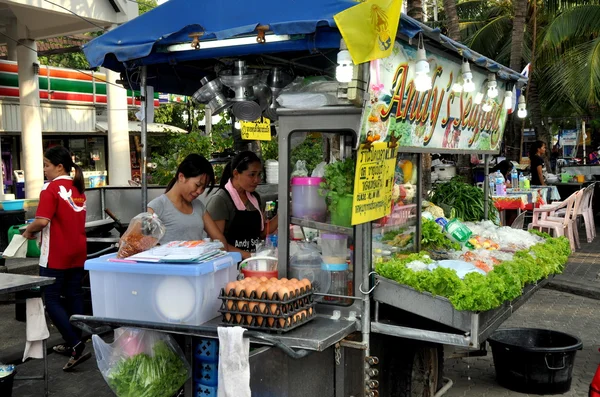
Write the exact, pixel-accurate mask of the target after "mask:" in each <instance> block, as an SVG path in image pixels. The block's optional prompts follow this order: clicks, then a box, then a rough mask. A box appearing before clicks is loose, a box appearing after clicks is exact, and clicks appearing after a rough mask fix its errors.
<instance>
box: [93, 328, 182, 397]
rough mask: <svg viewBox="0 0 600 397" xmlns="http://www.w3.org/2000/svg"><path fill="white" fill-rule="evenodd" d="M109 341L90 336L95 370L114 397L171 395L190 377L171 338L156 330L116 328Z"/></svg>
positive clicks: (158, 396)
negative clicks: (95, 365)
mask: <svg viewBox="0 0 600 397" xmlns="http://www.w3.org/2000/svg"><path fill="white" fill-rule="evenodd" d="M114 335H115V339H114V342H113V343H110V344H109V343H106V342H104V341H103V340H102V338H100V337H99V336H98V335H93V336H92V343H93V345H94V351H95V353H96V361H97V363H98V369H99V370H100V372H101V373H102V376H103V377H104V380H105V381H106V383H108V385H109V386H110V388H111V390H112V391H113V392H114V393H115V394H116V395H117V396H118V397H140V396H144V397H165V396H172V395H174V394H175V393H176V392H177V391H178V390H179V389H180V388H181V386H183V384H184V383H185V382H186V380H187V379H188V378H189V377H190V376H191V369H190V366H189V364H188V363H187V361H186V360H185V356H184V354H183V352H182V351H181V349H180V348H179V346H178V345H177V343H176V342H175V340H174V339H173V337H171V336H170V335H168V334H163V333H160V332H156V331H148V330H142V329H137V328H118V329H116V330H115V333H114Z"/></svg>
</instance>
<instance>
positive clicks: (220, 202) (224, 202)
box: [206, 189, 262, 233]
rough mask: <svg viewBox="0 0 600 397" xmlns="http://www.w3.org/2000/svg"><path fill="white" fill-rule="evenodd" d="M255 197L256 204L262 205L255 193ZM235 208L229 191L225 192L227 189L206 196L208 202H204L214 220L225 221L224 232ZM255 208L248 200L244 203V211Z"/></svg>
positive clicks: (231, 220) (233, 214)
mask: <svg viewBox="0 0 600 397" xmlns="http://www.w3.org/2000/svg"><path fill="white" fill-rule="evenodd" d="M255 197H257V201H258V205H259V206H260V207H262V202H261V200H260V196H259V195H258V194H257V193H255ZM235 209H236V208H235V205H234V204H233V200H231V197H229V193H227V191H226V190H224V189H219V190H217V191H216V193H215V194H213V195H212V196H210V197H209V198H208V202H207V203H206V210H207V211H208V213H209V214H210V217H211V218H212V219H213V220H214V221H222V220H224V221H225V230H224V233H227V231H228V230H229V226H231V223H232V222H233V217H234V216H235ZM256 210H257V208H255V207H254V205H252V203H251V202H250V200H248V203H246V211H256Z"/></svg>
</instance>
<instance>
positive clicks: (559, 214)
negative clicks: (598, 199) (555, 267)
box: [547, 189, 586, 248]
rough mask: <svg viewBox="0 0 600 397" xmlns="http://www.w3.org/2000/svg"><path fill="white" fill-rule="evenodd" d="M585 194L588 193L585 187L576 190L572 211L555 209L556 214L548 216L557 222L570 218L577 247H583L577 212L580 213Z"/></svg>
mask: <svg viewBox="0 0 600 397" xmlns="http://www.w3.org/2000/svg"><path fill="white" fill-rule="evenodd" d="M585 194H586V190H585V189H579V190H578V191H576V192H575V193H574V194H573V195H574V196H575V203H574V204H573V207H572V208H571V211H567V210H559V211H555V212H554V214H551V215H550V216H548V218H547V219H549V220H551V221H556V222H561V221H562V219H563V218H564V219H565V220H567V219H568V220H569V229H570V232H571V235H572V236H573V239H574V240H575V245H577V248H581V245H580V243H579V229H578V228H577V214H578V213H579V210H580V208H581V203H582V201H583V197H584V196H585ZM569 239H570V236H569Z"/></svg>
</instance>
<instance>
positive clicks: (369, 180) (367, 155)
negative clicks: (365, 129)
mask: <svg viewBox="0 0 600 397" xmlns="http://www.w3.org/2000/svg"><path fill="white" fill-rule="evenodd" d="M397 156H398V147H397V146H396V147H394V146H392V145H390V144H388V143H386V142H376V143H374V144H373V145H368V144H367V145H361V147H360V150H359V151H358V155H357V159H356V171H355V176H354V199H353V200H352V224H353V225H358V224H360V223H365V222H370V221H374V220H376V219H380V218H383V217H384V216H387V215H389V214H390V212H391V211H392V188H393V184H394V171H395V170H396V157H397Z"/></svg>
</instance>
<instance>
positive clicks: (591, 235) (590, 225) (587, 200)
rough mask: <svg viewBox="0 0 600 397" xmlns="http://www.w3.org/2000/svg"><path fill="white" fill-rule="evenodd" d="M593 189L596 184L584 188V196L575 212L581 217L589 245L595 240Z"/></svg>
mask: <svg viewBox="0 0 600 397" xmlns="http://www.w3.org/2000/svg"><path fill="white" fill-rule="evenodd" d="M595 188H596V182H594V183H592V184H591V185H589V186H588V187H586V188H585V190H586V194H585V196H584V197H583V200H582V202H581V206H580V207H579V211H578V212H577V216H578V217H579V216H581V218H582V219H583V223H584V224H585V234H586V237H587V242H588V243H591V242H592V241H593V240H594V239H595V238H596V222H595V221H594V211H593V209H592V203H593V201H594V189H595Z"/></svg>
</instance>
